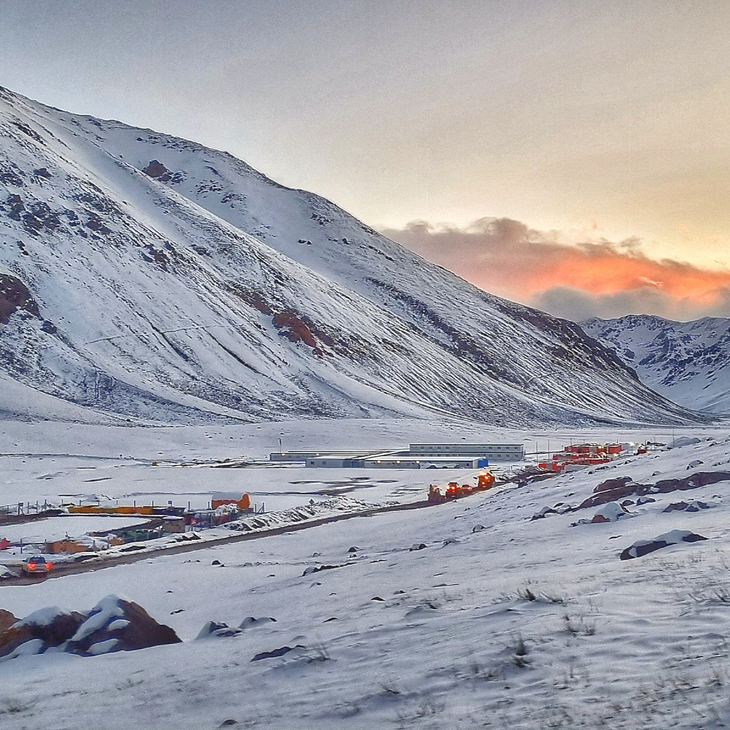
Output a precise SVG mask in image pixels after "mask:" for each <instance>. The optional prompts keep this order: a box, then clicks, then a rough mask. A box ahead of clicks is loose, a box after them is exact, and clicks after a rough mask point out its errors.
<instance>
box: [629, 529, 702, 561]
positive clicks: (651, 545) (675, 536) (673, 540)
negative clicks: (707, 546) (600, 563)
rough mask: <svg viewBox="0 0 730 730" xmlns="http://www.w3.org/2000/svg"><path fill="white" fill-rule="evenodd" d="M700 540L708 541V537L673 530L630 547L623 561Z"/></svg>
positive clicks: (686, 531) (687, 531)
mask: <svg viewBox="0 0 730 730" xmlns="http://www.w3.org/2000/svg"><path fill="white" fill-rule="evenodd" d="M699 540H707V538H706V537H703V536H702V535H698V534H697V533H695V532H690V531H689V530H672V531H671V532H666V533H664V534H663V535H659V536H658V537H655V538H654V539H653V540H639V541H637V542H635V543H634V544H633V545H631V546H630V547H627V548H626V549H625V550H624V551H623V552H622V553H621V556H620V557H621V560H632V559H634V558H640V557H642V556H643V555H647V554H648V553H653V552H654V551H656V550H661V549H662V548H665V547H669V546H670V545H678V544H679V543H680V542H697V541H699Z"/></svg>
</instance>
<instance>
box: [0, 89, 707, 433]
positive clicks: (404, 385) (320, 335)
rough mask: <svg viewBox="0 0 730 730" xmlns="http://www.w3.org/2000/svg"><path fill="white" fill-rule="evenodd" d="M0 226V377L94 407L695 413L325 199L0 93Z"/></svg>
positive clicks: (241, 412) (593, 417)
mask: <svg viewBox="0 0 730 730" xmlns="http://www.w3.org/2000/svg"><path fill="white" fill-rule="evenodd" d="M0 222H1V225H0V243H1V245H0V266H2V269H1V270H0V275H1V276H2V277H4V278H3V279H2V282H4V284H2V282H0V289H2V286H5V287H6V288H7V289H8V291H12V292H14V294H13V296H12V297H11V296H6V297H5V301H6V302H8V303H6V305H5V307H6V309H10V310H12V311H8V313H7V314H6V315H5V316H6V318H7V319H8V320H9V321H8V322H6V323H4V324H0V327H2V328H3V329H2V330H0V366H1V367H2V368H3V370H4V371H5V372H7V373H8V374H9V375H11V376H12V377H14V378H16V379H17V380H19V381H20V382H22V383H24V384H26V385H31V386H33V387H34V388H37V389H38V390H40V391H42V392H45V393H49V394H51V395H55V396H58V397H60V398H63V399H65V400H69V401H71V402H74V403H77V404H82V405H84V406H88V407H91V408H96V409H100V410H102V411H104V412H110V413H116V414H122V415H128V416H130V417H134V418H142V419H152V420H168V421H171V422H176V421H179V420H182V421H186V422H187V421H189V420H191V419H192V420H196V419H198V420H203V421H204V420H205V419H206V418H211V417H215V418H234V419H243V420H261V419H264V420H267V419H271V418H277V417H281V416H284V415H285V416H287V417H298V416H301V417H347V416H358V417H362V416H368V415H372V416H378V415H379V416H382V415H407V416H413V415H420V416H423V415H425V414H427V413H429V412H433V411H437V412H439V413H441V414H445V415H448V416H453V417H458V418H465V417H466V418H474V419H477V420H480V419H481V420H485V421H490V422H496V423H513V424H526V423H540V422H565V423H597V422H604V421H606V422H611V421H613V420H625V419H627V418H628V419H631V420H636V421H670V420H672V421H680V422H692V421H695V420H697V418H698V417H697V416H696V415H695V414H692V413H691V412H689V411H688V410H686V409H683V408H680V407H678V406H676V405H675V404H672V403H671V402H668V401H666V400H664V399H662V398H661V397H660V396H657V395H656V394H654V393H652V392H651V391H649V390H647V389H645V388H644V387H643V386H641V384H640V383H639V382H638V379H637V378H636V375H635V373H633V371H632V370H631V369H630V368H627V367H626V366H625V365H624V364H623V363H622V362H621V361H620V360H619V359H618V358H617V357H616V355H615V354H614V353H613V351H611V350H609V349H607V348H604V347H603V346H601V345H599V344H598V343H597V342H596V341H595V340H593V339H592V338H590V337H587V336H586V335H585V334H584V333H583V331H582V330H581V329H580V328H579V327H578V326H577V325H575V324H573V323H570V322H567V321H566V320H560V319H557V318H555V317H551V316H550V315H547V314H544V313H541V312H538V311H537V310H532V309H530V308H528V307H524V306H522V305H519V304H515V303H513V302H509V301H507V300H502V299H500V298H498V297H495V296H493V295H491V294H488V293H486V292H482V291H481V290H478V289H477V288H476V287H474V286H472V285H471V284H468V283H467V282H465V281H464V280H463V279H460V278H459V277H457V276H455V275H453V274H451V273H450V272H448V271H446V270H445V269H442V268H441V267H438V266H435V265H433V264H430V263H429V262H427V261H425V260H424V259H422V258H421V257H419V256H417V255H416V254H414V253H412V252H410V251H408V250H407V249H404V248H403V247H402V246H400V245H399V244H397V243H395V242H393V241H390V240H389V239H387V238H385V237H384V236H382V235H380V234H378V233H377V232H376V231H374V230H373V229H372V228H370V227H369V226H367V225H365V224H363V223H361V222H360V221H357V220H356V219H355V218H353V217H352V216H350V215H349V214H348V213H346V212H345V211H343V210H342V209H340V208H338V207H337V206H336V205H335V204H334V203H332V202H331V201H328V200H326V199H325V198H322V197H320V196H318V195H316V194H314V193H309V192H306V191H301V190H297V189H295V188H288V187H285V186H282V185H280V184H279V183H275V182H274V181H271V180H269V179H268V178H267V177H266V176H265V175H263V174H262V173H260V172H258V171H256V170H254V169H253V168H252V167H250V166H249V165H247V164H246V163H245V162H242V161H240V160H238V159H237V158H235V157H233V156H232V155H230V154H229V153H226V152H219V151H216V150H211V149H209V148H207V147H204V146H202V145H199V144H198V143H195V142H189V141H187V140H182V139H179V138H176V137H173V136H170V135H165V134H162V133H158V132H154V131H152V130H144V129H140V128H135V127H129V126H127V125H124V124H122V123H121V122H116V121H102V120H98V119H95V118H94V117H89V116H83V115H75V114H70V113H67V112H63V111H61V110H56V109H52V108H50V107H46V106H44V105H42V104H39V103H37V102H33V101H31V100H28V99H25V98H24V97H21V96H19V95H17V94H14V93H12V92H10V91H8V90H6V89H0ZM23 288H24V289H23ZM1 296H2V295H0V297H1ZM11 300H12V301H13V302H14V304H12V303H10V302H11ZM0 310H1V308H0ZM36 310H37V311H36ZM0 314H2V311H0Z"/></svg>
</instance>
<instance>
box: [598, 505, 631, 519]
mask: <svg viewBox="0 0 730 730" xmlns="http://www.w3.org/2000/svg"><path fill="white" fill-rule="evenodd" d="M627 514H629V513H628V512H627V510H625V509H624V508H623V507H622V506H621V505H620V504H619V503H618V502H609V503H608V504H604V505H603V506H602V507H601V508H600V509H599V510H598V511H597V512H596V513H595V514H594V515H593V519H592V520H591V522H616V520H618V519H619V518H621V517H625V516H626V515H627Z"/></svg>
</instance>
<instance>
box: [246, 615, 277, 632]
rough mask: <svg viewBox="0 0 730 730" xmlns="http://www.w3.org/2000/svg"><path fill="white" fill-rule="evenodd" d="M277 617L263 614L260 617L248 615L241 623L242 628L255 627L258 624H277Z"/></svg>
mask: <svg viewBox="0 0 730 730" xmlns="http://www.w3.org/2000/svg"><path fill="white" fill-rule="evenodd" d="M275 623H276V619H275V618H272V617H271V616H261V617H260V618H254V617H253V616H246V618H245V619H243V621H241V623H240V624H239V627H238V628H240V629H253V628H256V627H257V626H264V625H265V624H275Z"/></svg>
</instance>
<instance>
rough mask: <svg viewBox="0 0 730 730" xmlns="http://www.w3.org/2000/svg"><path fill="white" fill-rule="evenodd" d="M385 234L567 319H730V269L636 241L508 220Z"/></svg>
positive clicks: (489, 287)
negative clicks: (656, 252)
mask: <svg viewBox="0 0 730 730" xmlns="http://www.w3.org/2000/svg"><path fill="white" fill-rule="evenodd" d="M383 233H384V234H385V235H386V236H389V237H390V238H392V239H394V240H396V241H398V242H400V243H402V244H404V245H405V246H407V247H408V248H410V249H411V250H413V251H415V252H416V253H419V254H420V255H422V256H423V257H424V258H427V259H429V260H430V261H433V262H434V263H437V264H440V265H441V266H444V267H446V268H448V269H450V270H452V271H454V272H455V273H457V274H459V275H460V276H463V277H464V278H465V279H467V280H469V281H471V282H473V283H474V284H476V285H477V286H479V287H481V288H482V289H485V290H486V291H490V292H493V293H494V294H498V295H500V296H505V297H507V298H509V299H513V300H516V301H520V302H524V303H525V304H530V305H532V306H536V307H538V308H540V309H544V310H545V311H548V312H551V313H552V314H556V315H558V316H561V317H566V318H568V319H573V320H577V321H580V320H582V319H586V318H588V317H593V316H599V317H617V316H620V315H623V314H630V313H637V314H639V313H646V314H658V315H661V316H663V317H667V318H670V319H678V320H689V319H695V318H698V317H703V316H713V315H714V316H724V317H728V316H730V270H727V269H719V270H710V269H702V268H699V267H696V266H693V265H692V264H688V263H683V262H680V261H674V260H672V259H661V260H657V259H652V258H650V257H649V256H647V255H646V253H645V252H644V250H643V248H642V242H641V240H640V239H638V238H629V239H626V240H624V241H618V242H615V241H608V240H606V239H600V238H599V239H595V240H587V241H577V242H572V241H569V240H567V238H568V237H567V236H566V235H565V234H561V233H559V232H556V231H538V230H534V229H531V228H529V227H528V226H527V225H525V224H524V223H522V222H520V221H516V220H511V219H509V218H482V219H480V220H477V221H475V222H474V223H472V224H471V225H470V226H467V227H466V228H458V227H456V226H451V225H443V226H434V225H432V224H430V223H427V222H425V221H413V222H411V223H409V224H408V225H407V226H406V227H405V228H403V229H387V230H384V231H383Z"/></svg>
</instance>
